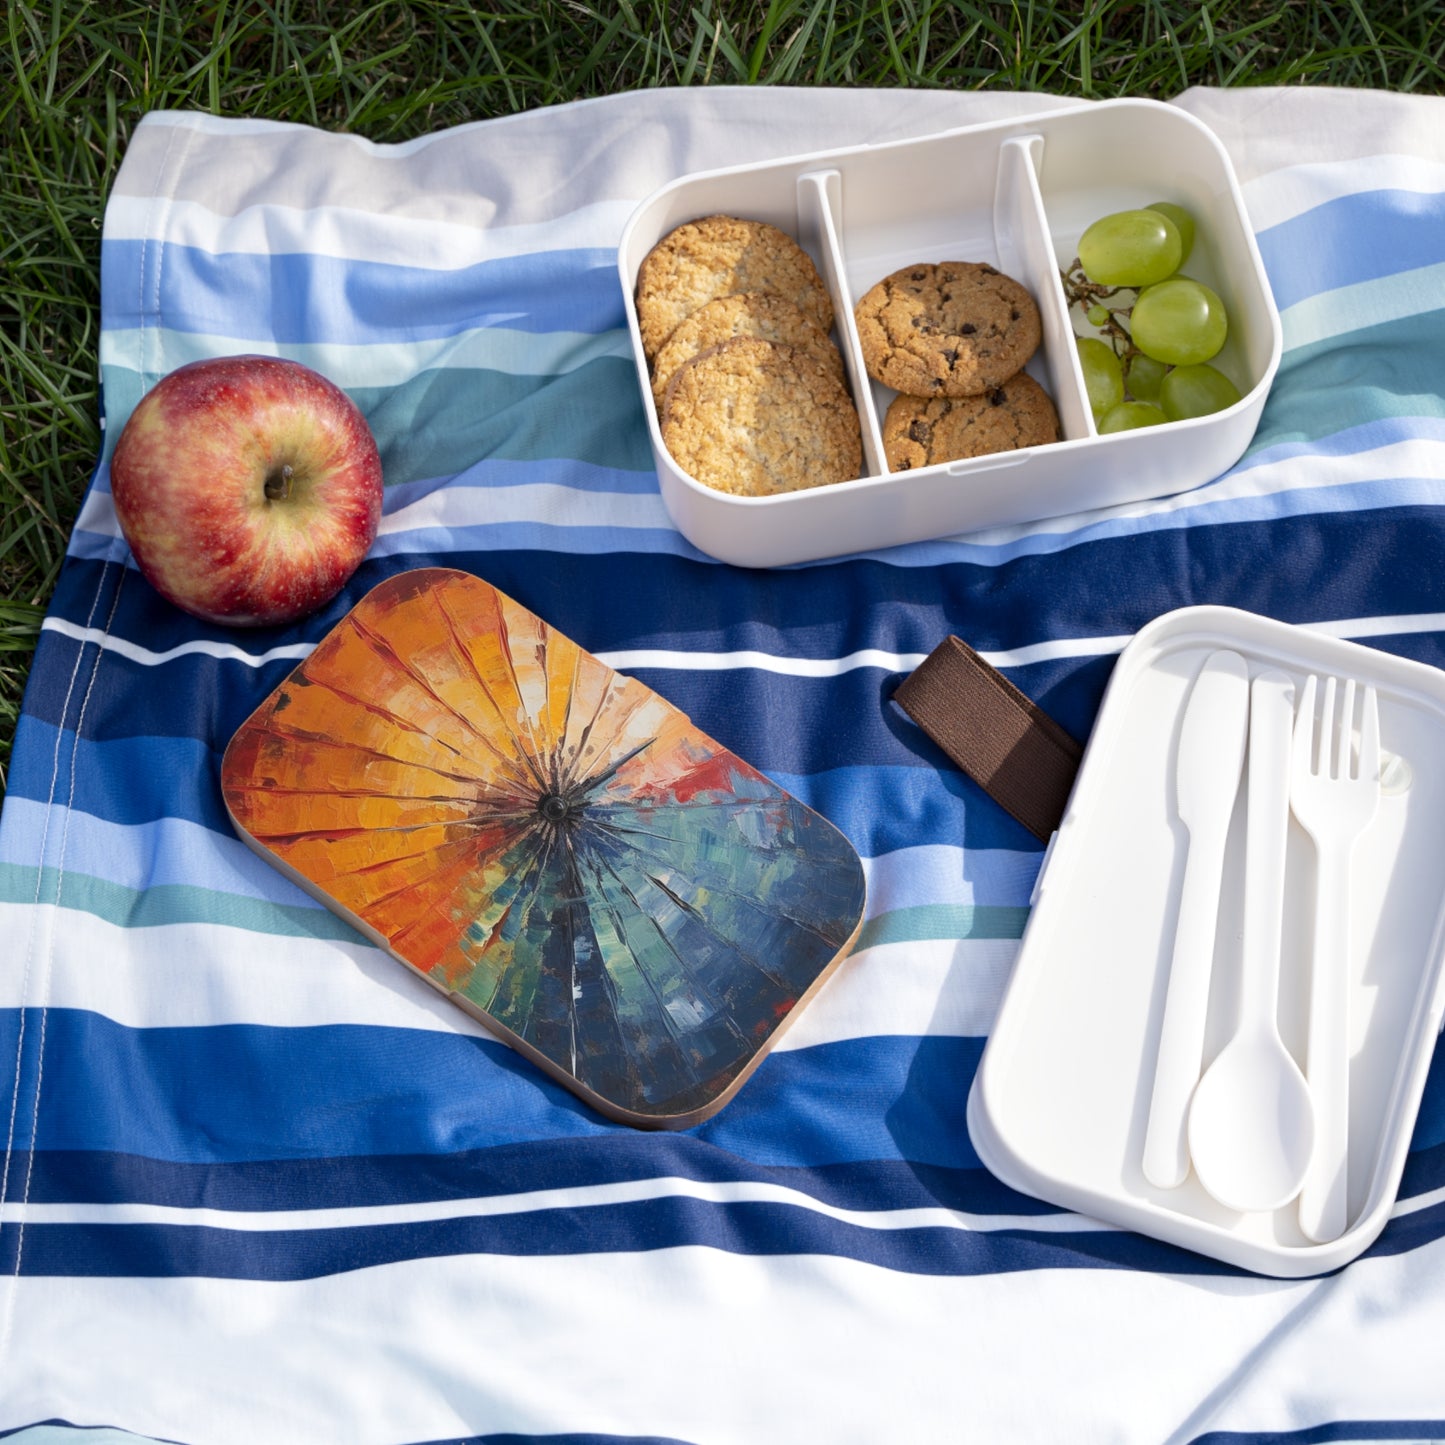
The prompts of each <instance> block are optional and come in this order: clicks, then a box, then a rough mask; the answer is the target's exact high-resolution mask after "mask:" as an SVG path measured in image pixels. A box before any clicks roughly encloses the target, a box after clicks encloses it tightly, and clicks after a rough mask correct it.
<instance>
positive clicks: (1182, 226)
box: [1144, 201, 1194, 266]
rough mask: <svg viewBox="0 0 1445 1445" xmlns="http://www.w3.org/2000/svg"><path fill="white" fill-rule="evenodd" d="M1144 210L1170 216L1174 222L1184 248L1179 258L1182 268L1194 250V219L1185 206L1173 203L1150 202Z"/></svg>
mask: <svg viewBox="0 0 1445 1445" xmlns="http://www.w3.org/2000/svg"><path fill="white" fill-rule="evenodd" d="M1144 209H1145V210H1146V211H1158V212H1159V214H1160V215H1161V216H1168V217H1169V219H1170V220H1171V221H1173V222H1174V228H1175V230H1177V231H1178V232H1179V244H1180V245H1181V246H1183V248H1184V250H1183V253H1182V254H1181V255H1180V257H1179V264H1180V265H1181V266H1182V265H1183V264H1184V263H1185V262H1186V261H1187V260H1188V259H1189V253H1190V252H1191V251H1192V250H1193V249H1194V217H1193V216H1191V215H1190V214H1189V212H1188V211H1186V210H1185V209H1184V207H1183V206H1176V205H1175V204H1174V202H1173V201H1150V202H1149V204H1148V205H1147V206H1145V207H1144Z"/></svg>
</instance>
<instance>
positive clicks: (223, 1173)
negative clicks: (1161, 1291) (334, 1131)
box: [10, 1089, 1058, 1215]
mask: <svg viewBox="0 0 1445 1445" xmlns="http://www.w3.org/2000/svg"><path fill="white" fill-rule="evenodd" d="M966 1092H967V1090H966V1089H965V1093H966ZM729 1107H731V1106H729ZM10 1169H11V1176H12V1178H16V1179H21V1178H23V1179H26V1180H27V1181H28V1185H29V1198H30V1200H31V1201H32V1202H33V1203H36V1204H160V1205H166V1206H168V1207H170V1208H176V1209H225V1210H253V1209H254V1210H274V1209H343V1208H351V1207H356V1206H361V1205H404V1204H423V1203H433V1202H436V1201H440V1200H448V1199H453V1200H459V1199H487V1198H492V1197H495V1196H497V1195H504V1194H529V1193H536V1192H537V1191H540V1190H547V1189H581V1188H592V1187H595V1186H598V1185H605V1184H624V1183H633V1182H636V1181H639V1180H644V1179H691V1180H694V1181H696V1182H698V1183H702V1184H738V1183H749V1184H773V1185H777V1186H778V1187H779V1188H781V1189H788V1190H792V1191H793V1192H795V1193H798V1194H803V1195H806V1196H808V1197H809V1198H810V1199H815V1200H817V1201H818V1202H819V1203H821V1204H827V1205H832V1206H833V1207H835V1208H838V1209H856V1210H869V1209H928V1208H936V1207H939V1206H942V1207H943V1208H945V1209H958V1210H962V1211H963V1212H964V1213H967V1214H987V1215H996V1214H1011V1215H1030V1214H1056V1213H1058V1210H1057V1209H1056V1208H1055V1207H1054V1206H1053V1205H1050V1204H1046V1203H1044V1202H1043V1201H1041V1200H1037V1199H1032V1198H1030V1197H1029V1196H1027V1195H1024V1194H1017V1193H1015V1192H1014V1191H1013V1190H1012V1189H1010V1188H1009V1187H1008V1186H1007V1185H1006V1184H1002V1183H1000V1182H999V1180H997V1179H995V1178H994V1176H993V1175H992V1174H990V1173H989V1172H988V1171H987V1170H986V1169H983V1168H976V1169H966V1168H948V1167H944V1166H940V1165H932V1164H918V1163H910V1162H907V1161H904V1160H901V1159H863V1160H857V1161H853V1162H849V1163H845V1164H816V1165H810V1166H788V1165H769V1164H759V1163H757V1162H755V1161H753V1160H750V1159H746V1158H744V1157H743V1156H742V1155H741V1154H737V1153H734V1152H732V1151H731V1150H729V1149H725V1148H721V1147H719V1146H718V1145H716V1144H714V1143H712V1142H710V1141H709V1140H707V1139H705V1138H702V1137H701V1136H699V1135H697V1134H695V1133H694V1134H671V1133H632V1134H623V1133H617V1132H613V1133H608V1134H606V1135H603V1136H600V1137H588V1138H575V1139H566V1140H557V1139H542V1140H537V1141H533V1142H527V1143H521V1144H498V1145H495V1146H493V1147H491V1148H484V1149H461V1150H457V1151H456V1152H454V1153H450V1154H379V1155H370V1156H367V1157H360V1158H350V1159H348V1158H341V1157H337V1158H329V1159H256V1160H249V1161H246V1162H243V1163H216V1162H207V1163H184V1162H176V1161H173V1160H167V1159H147V1158H143V1157H141V1156H139V1155H135V1154H114V1153H100V1152H89V1153H86V1152H80V1151H77V1150H61V1149H47V1150H41V1151H39V1152H37V1153H34V1154H28V1153H25V1152H23V1151H20V1152H17V1153H16V1154H15V1155H14V1156H13V1157H12V1159H11V1165H10Z"/></svg>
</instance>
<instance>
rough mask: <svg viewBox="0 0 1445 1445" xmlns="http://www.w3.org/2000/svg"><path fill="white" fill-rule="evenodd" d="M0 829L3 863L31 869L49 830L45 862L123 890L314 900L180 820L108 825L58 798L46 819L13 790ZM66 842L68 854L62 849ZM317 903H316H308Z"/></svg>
mask: <svg viewBox="0 0 1445 1445" xmlns="http://www.w3.org/2000/svg"><path fill="white" fill-rule="evenodd" d="M5 819H6V821H5V826H4V827H3V828H0V864H12V865H14V866H17V867H23V868H33V867H34V865H35V863H36V862H37V861H38V860H37V857H36V849H37V847H38V843H39V839H40V838H41V837H42V836H44V837H45V838H46V839H47V843H48V844H49V845H50V846H48V847H47V850H46V851H47V855H48V856H47V857H46V859H45V861H46V863H47V864H51V865H55V864H58V863H60V862H62V861H63V862H64V865H65V869H66V871H67V872H70V871H72V870H74V871H75V872H77V873H84V874H88V875H90V876H92V877H95V878H101V879H104V880H105V881H106V882H108V883H116V884H119V885H120V886H121V887H124V888H135V889H145V888H156V887H168V886H177V885H179V886H186V887H193V888H206V889H210V890H212V891H214V892H217V893H228V894H234V895H237V896H240V897H244V898H255V899H265V900H267V901H274V900H276V899H278V898H280V899H283V901H285V902H286V903H288V904H297V903H299V904H310V899H309V898H308V897H307V896H306V895H305V894H303V893H301V891H300V890H299V889H297V888H295V887H294V886H292V885H291V884H289V883H287V884H286V886H285V888H284V890H283V889H282V888H280V887H279V884H278V880H279V879H280V874H278V873H277V872H276V870H275V869H274V868H272V867H271V865H270V864H269V863H267V862H265V861H264V860H263V859H261V858H258V857H257V856H256V854H255V853H253V852H252V851H251V850H250V849H249V848H248V847H247V846H246V845H245V844H244V843H242V842H241V840H240V839H239V838H235V837H227V836H225V835H224V834H222V833H217V832H215V831H214V830H212V829H210V828H203V827H201V826H199V825H198V824H195V823H189V822H186V821H185V820H184V819H181V818H162V819H160V820H159V821H156V822H151V823H132V824H125V823H111V822H107V821H106V820H105V819H104V818H97V817H95V816H94V814H91V813H86V812H82V811H81V810H80V809H78V808H75V809H67V808H65V807H63V806H61V805H59V804H57V805H56V806H55V807H54V808H53V809H51V810H50V812H49V816H48V817H47V812H46V807H45V804H44V803H41V802H37V801H35V800H34V799H31V798H24V797H19V796H17V795H16V794H14V793H12V794H11V795H10V797H9V798H7V799H6V803H5ZM62 839H63V840H64V850H65V851H64V857H63V860H62V858H61V855H60V853H59V847H60V843H61V840H62ZM311 906H313V907H316V908H319V907H320V905H319V904H314V905H311Z"/></svg>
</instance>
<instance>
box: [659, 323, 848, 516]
mask: <svg viewBox="0 0 1445 1445" xmlns="http://www.w3.org/2000/svg"><path fill="white" fill-rule="evenodd" d="M662 439H663V441H664V442H665V443H666V445H667V449H668V451H669V452H671V453H672V457H673V460H674V461H676V462H677V464H678V466H679V467H681V468H682V470H683V471H685V472H686V473H687V474H688V475H689V476H691V477H693V478H695V479H696V480H697V481H699V482H702V483H703V484H704V485H705V486H709V487H713V488H715V489H716V490H718V491H720V492H730V493H732V494H733V495H735V496H743V497H766V496H771V495H772V494H774V493H776V492H793V491H799V490H801V489H803V488H805V487H821V486H824V485H826V484H827V483H829V482H841V481H845V480H848V479H849V478H852V477H856V476H857V475H858V471H859V468H860V467H861V466H862V463H863V444H862V437H861V434H860V431H859V426H858V413H857V412H856V411H855V410H854V408H853V402H852V399H851V397H850V396H849V395H848V390H847V388H846V387H845V386H844V385H843V383H842V382H841V381H839V380H838V378H837V376H836V375H834V373H833V372H832V371H831V370H830V369H829V368H828V367H827V366H825V365H824V364H823V363H822V362H820V361H818V360H817V359H816V358H815V357H814V356H812V355H811V354H810V353H808V352H806V351H802V350H800V349H798V348H797V347H793V346H782V345H779V344H778V343H776V342H772V341H764V340H762V339H761V338H760V337H756V336H739V337H735V338H734V339H733V340H731V341H724V342H722V343H721V344H720V345H718V346H714V347H711V348H709V349H708V350H707V351H705V352H703V353H702V354H701V355H700V356H697V357H694V358H693V359H692V360H691V361H688V362H685V363H684V364H683V365H682V366H680V367H679V368H678V369H677V371H676V373H675V374H674V375H673V378H672V381H671V382H670V383H669V384H668V388H667V394H666V398H665V404H664V407H663V414H662Z"/></svg>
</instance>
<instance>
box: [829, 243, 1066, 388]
mask: <svg viewBox="0 0 1445 1445" xmlns="http://www.w3.org/2000/svg"><path fill="white" fill-rule="evenodd" d="M855 318H856V320H857V323H858V339H859V341H860V342H861V343H862V347H863V361H864V364H865V366H866V367H867V368H868V375H869V376H871V377H873V379H874V380H875V381H881V382H882V383H883V384H884V386H891V387H892V388H893V389H894V390H895V391H900V392H904V393H905V394H907V395H909V396H923V397H936V396H979V395H982V394H983V393H985V392H987V391H989V390H990V389H991V388H993V387H995V386H997V385H998V384H999V383H1000V382H1002V381H1006V380H1007V379H1008V378H1009V377H1011V376H1013V375H1014V374H1015V373H1016V372H1018V371H1020V370H1021V369H1022V368H1023V366H1024V363H1025V362H1027V361H1028V359H1029V357H1031V356H1032V355H1033V354H1034V352H1035V351H1036V350H1037V349H1038V345H1039V340H1040V337H1041V334H1042V332H1041V328H1040V324H1039V309H1038V307H1037V306H1036V305H1035V304H1034V299H1033V297H1032V296H1030V295H1029V293H1028V291H1027V290H1026V289H1025V288H1024V287H1023V286H1021V285H1020V284H1019V283H1018V282H1017V281H1015V280H1014V279H1013V278H1012V277H1011V276H1005V275H1004V274H1003V272H1001V271H998V270H995V269H994V267H992V266H985V265H981V264H979V263H977V262H972V261H943V262H939V263H937V264H924V263H920V264H918V265H915V266H905V267H903V269H902V270H900V271H895V272H894V273H893V274H892V275H891V276H885V277H884V279H883V280H882V281H880V282H878V284H877V285H876V286H874V287H873V288H872V289H871V290H869V291H868V292H867V293H866V294H865V295H864V297H863V299H862V300H861V301H859V302H858V305H857V307H856V309H855Z"/></svg>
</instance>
